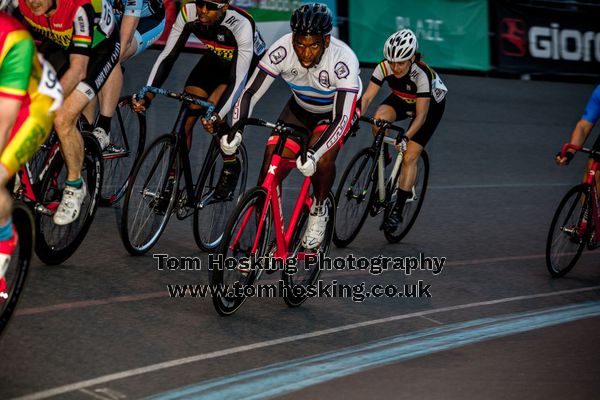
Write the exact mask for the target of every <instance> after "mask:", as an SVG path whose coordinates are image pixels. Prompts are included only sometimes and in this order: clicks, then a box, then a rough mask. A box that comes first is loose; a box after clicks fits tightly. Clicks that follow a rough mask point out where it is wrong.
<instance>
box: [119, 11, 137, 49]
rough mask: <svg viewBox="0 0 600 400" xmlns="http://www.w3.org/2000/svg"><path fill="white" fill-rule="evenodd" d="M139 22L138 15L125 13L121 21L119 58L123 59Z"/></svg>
mask: <svg viewBox="0 0 600 400" xmlns="http://www.w3.org/2000/svg"><path fill="white" fill-rule="evenodd" d="M139 22H140V19H139V17H132V16H129V15H126V16H124V17H123V21H122V22H121V31H120V35H121V37H120V40H121V54H120V59H123V56H124V55H125V54H127V50H128V49H129V47H130V46H131V41H132V39H133V36H134V34H135V30H136V29H137V26H138V24H139Z"/></svg>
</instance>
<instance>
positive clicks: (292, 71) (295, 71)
mask: <svg viewBox="0 0 600 400" xmlns="http://www.w3.org/2000/svg"><path fill="white" fill-rule="evenodd" d="M290 74H292V76H298V70H297V69H296V68H292V70H291V71H290Z"/></svg>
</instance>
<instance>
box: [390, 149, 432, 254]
mask: <svg viewBox="0 0 600 400" xmlns="http://www.w3.org/2000/svg"><path fill="white" fill-rule="evenodd" d="M400 172H401V170H400V171H398V177H397V179H400ZM428 182H429V156H428V155H427V152H426V151H425V150H423V151H422V152H421V155H420V157H419V160H417V177H416V179H415V185H414V187H413V188H414V194H413V198H412V199H408V200H407V201H406V204H405V206H404V210H403V212H402V218H403V222H401V223H400V225H399V226H398V228H396V230H395V231H394V232H390V231H389V230H388V229H384V230H383V234H384V235H385V238H386V239H387V240H388V242H390V243H398V242H399V241H401V240H402V239H403V238H404V237H405V236H406V235H407V234H408V232H410V230H411V228H412V227H413V225H414V224H415V222H416V220H417V217H418V216H419V212H420V211H421V207H423V201H424V200H425V194H426V193H427V184H428ZM395 187H396V185H395V184H394V185H393V186H392V188H395ZM415 197H416V198H415ZM394 203H395V202H394V201H390V202H389V204H388V207H387V209H386V212H385V213H384V218H385V217H386V216H387V215H388V214H389V212H390V210H391V207H393V206H394ZM413 203H416V204H413Z"/></svg>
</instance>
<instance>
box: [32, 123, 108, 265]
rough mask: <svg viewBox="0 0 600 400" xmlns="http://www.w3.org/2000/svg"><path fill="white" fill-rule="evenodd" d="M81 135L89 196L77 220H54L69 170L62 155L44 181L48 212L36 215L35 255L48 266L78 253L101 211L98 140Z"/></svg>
mask: <svg viewBox="0 0 600 400" xmlns="http://www.w3.org/2000/svg"><path fill="white" fill-rule="evenodd" d="M82 136H83V145H84V160H83V166H82V169H81V177H82V178H83V180H84V182H85V184H86V185H87V194H86V196H85V198H84V199H83V202H82V203H81V208H80V210H79V217H77V219H76V220H75V221H73V222H72V223H70V224H68V225H62V226H59V225H55V224H54V222H53V221H52V216H53V214H54V212H56V209H57V208H58V205H59V204H60V201H61V198H62V195H63V189H64V188H65V181H66V179H67V167H66V165H65V162H64V160H63V158H62V155H61V154H60V153H57V154H56V156H55V157H54V159H53V160H52V162H51V164H50V166H49V168H48V171H47V172H46V173H45V175H44V177H43V180H42V185H41V190H40V192H39V196H40V197H38V198H39V199H41V202H40V205H41V206H42V207H43V209H44V210H45V211H43V212H38V213H36V215H35V222H36V231H37V236H36V238H37V240H36V253H37V255H38V257H39V258H40V260H42V262H44V263H46V264H49V265H55V264H60V263H62V262H64V261H65V260H67V259H68V258H69V257H71V255H73V253H75V251H76V250H77V248H78V247H79V245H80V244H81V242H83V239H84V238H85V235H86V234H87V232H88V230H89V229H90V226H91V225H92V221H93V220H94V216H95V215H96V209H97V208H98V202H99V199H100V190H101V184H102V175H103V174H102V171H103V170H102V159H101V157H102V156H101V153H100V147H99V146H98V142H97V141H96V139H95V138H94V137H93V136H92V135H90V134H88V133H84V134H82Z"/></svg>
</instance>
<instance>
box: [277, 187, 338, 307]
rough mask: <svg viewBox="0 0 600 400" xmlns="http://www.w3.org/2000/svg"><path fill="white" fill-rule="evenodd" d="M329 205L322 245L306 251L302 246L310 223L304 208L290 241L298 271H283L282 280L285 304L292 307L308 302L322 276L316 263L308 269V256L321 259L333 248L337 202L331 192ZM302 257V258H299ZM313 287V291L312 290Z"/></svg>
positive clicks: (307, 212)
mask: <svg viewBox="0 0 600 400" xmlns="http://www.w3.org/2000/svg"><path fill="white" fill-rule="evenodd" d="M325 203H326V204H327V212H328V215H327V228H326V229H325V237H324V238H323V241H322V242H321V245H320V246H319V247H318V248H316V249H310V250H308V249H305V248H304V247H303V246H302V237H303V236H304V231H305V230H306V223H307V221H308V215H309V210H308V208H306V207H304V208H303V210H302V214H301V215H300V219H299V220H298V223H297V224H296V228H295V230H294V234H293V236H292V240H291V241H290V249H291V251H292V256H293V257H296V260H297V262H296V267H297V270H296V271H286V270H285V269H283V270H282V271H281V279H282V281H283V283H284V285H285V290H286V292H285V293H284V297H283V300H284V301H285V304H287V305H288V306H290V307H298V306H300V305H301V304H302V303H304V302H305V301H306V299H307V298H308V296H309V294H310V293H311V292H314V285H315V284H316V282H317V279H319V276H320V275H321V268H319V266H318V265H317V264H316V263H311V264H312V266H311V267H308V266H307V265H306V263H305V261H304V259H305V258H306V257H307V256H311V257H319V256H320V255H322V256H327V255H328V254H329V249H330V247H331V241H332V238H333V235H334V234H333V231H334V226H335V217H336V215H335V211H334V210H335V200H334V197H333V193H331V192H329V196H328V197H327V199H326V200H325ZM299 255H302V257H299ZM311 287H312V289H311Z"/></svg>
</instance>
